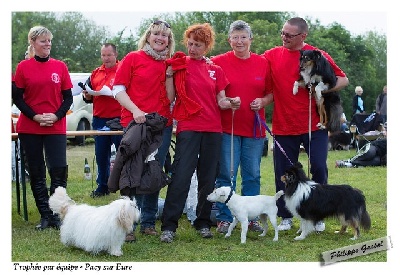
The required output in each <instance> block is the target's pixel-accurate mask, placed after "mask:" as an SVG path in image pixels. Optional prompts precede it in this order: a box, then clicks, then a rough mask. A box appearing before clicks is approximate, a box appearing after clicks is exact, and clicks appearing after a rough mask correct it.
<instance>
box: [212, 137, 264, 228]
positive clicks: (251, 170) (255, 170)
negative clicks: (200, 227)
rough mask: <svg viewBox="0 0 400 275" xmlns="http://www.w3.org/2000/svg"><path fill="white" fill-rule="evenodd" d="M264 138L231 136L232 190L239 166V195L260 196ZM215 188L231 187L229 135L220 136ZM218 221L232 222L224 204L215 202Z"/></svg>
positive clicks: (234, 187) (234, 188) (234, 186)
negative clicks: (220, 142)
mask: <svg viewBox="0 0 400 275" xmlns="http://www.w3.org/2000/svg"><path fill="white" fill-rule="evenodd" d="M264 139H265V138H259V139H255V138H249V137H242V136H233V178H232V185H233V187H232V188H233V190H236V177H237V172H238V168H239V165H240V175H241V177H242V188H241V194H242V195H243V196H254V195H259V194H260V178H261V176H260V164H261V157H262V152H263V148H264ZM215 185H216V187H217V188H218V187H221V186H231V135H230V134H225V133H224V134H223V135H222V146H221V157H220V171H219V175H218V177H217V180H216V183H215ZM216 206H217V208H218V210H219V211H218V213H217V215H216V219H217V220H218V221H228V222H232V220H233V218H232V214H231V212H230V211H229V208H228V207H227V206H226V204H224V203H220V202H217V203H216Z"/></svg>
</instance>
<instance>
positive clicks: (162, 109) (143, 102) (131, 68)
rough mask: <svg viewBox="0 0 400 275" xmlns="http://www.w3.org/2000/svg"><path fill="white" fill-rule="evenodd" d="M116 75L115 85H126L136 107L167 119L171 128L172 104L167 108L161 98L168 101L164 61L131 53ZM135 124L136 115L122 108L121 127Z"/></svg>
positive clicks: (138, 52)
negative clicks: (133, 121)
mask: <svg viewBox="0 0 400 275" xmlns="http://www.w3.org/2000/svg"><path fill="white" fill-rule="evenodd" d="M120 63H121V64H120V65H119V67H118V69H117V73H116V75H115V81H114V85H124V86H125V87H126V92H127V94H128V96H129V97H130V99H131V100H132V102H133V103H135V104H136V106H138V108H139V109H140V110H142V111H143V112H146V113H154V112H157V113H158V114H160V115H162V116H163V117H166V118H168V123H167V126H168V125H172V115H171V109H170V103H169V101H168V104H164V103H163V101H162V100H161V98H165V97H166V89H165V71H166V64H165V61H163V60H155V59H154V58H153V57H151V56H149V55H148V54H146V53H145V52H144V51H142V50H140V51H134V52H130V53H128V54H127V55H126V56H125V57H124V59H123V60H122V61H121V62H120ZM132 120H133V114H132V113H131V112H130V111H129V110H128V109H126V108H124V107H122V112H121V125H122V126H123V127H127V126H128V124H129V122H131V121H132Z"/></svg>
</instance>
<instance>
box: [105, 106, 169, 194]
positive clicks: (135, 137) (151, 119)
mask: <svg viewBox="0 0 400 275" xmlns="http://www.w3.org/2000/svg"><path fill="white" fill-rule="evenodd" d="M166 123H167V119H166V118H164V117H163V116H160V115H159V114H157V113H151V114H147V115H146V122H145V123H139V124H137V123H136V122H135V121H134V120H132V121H131V123H129V125H128V127H127V128H126V130H125V133H124V135H123V137H122V140H121V143H120V145H119V148H118V152H117V154H116V157H115V162H114V167H113V169H112V171H111V173H110V177H109V179H108V183H107V184H108V189H109V191H110V192H113V193H115V192H116V191H117V190H122V189H124V188H126V187H129V188H131V189H132V188H136V191H137V193H138V194H145V193H154V192H155V191H157V189H158V190H160V189H161V188H162V187H160V186H161V185H162V183H160V182H158V181H159V179H160V177H161V176H162V174H163V173H162V168H161V166H160V164H159V162H158V161H157V160H156V161H150V162H148V164H146V165H145V162H144V161H145V159H146V157H147V156H149V155H150V154H151V153H153V152H154V151H155V150H156V149H158V148H159V147H160V146H161V143H162V133H163V129H164V127H165V125H166ZM150 166H151V167H150ZM150 168H151V173H149V172H148V171H149V169H150ZM153 174H154V175H153ZM144 175H145V176H146V177H147V178H146V177H144V178H143V179H142V177H143V176H144ZM149 175H150V176H151V178H150V179H149V178H148V176H149ZM155 185H157V186H155ZM164 186H165V185H164ZM141 187H143V188H141Z"/></svg>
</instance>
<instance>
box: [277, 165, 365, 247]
mask: <svg viewBox="0 0 400 275" xmlns="http://www.w3.org/2000/svg"><path fill="white" fill-rule="evenodd" d="M281 180H282V181H283V182H284V183H285V186H286V189H285V195H284V200H285V203H286V208H287V209H288V210H289V211H290V212H291V213H292V215H293V216H295V217H298V218H300V229H299V231H298V232H297V233H300V232H301V234H300V235H299V236H297V237H296V238H295V240H303V239H304V238H306V237H307V235H308V234H309V233H311V232H312V231H314V230H315V229H314V226H315V224H316V223H317V222H318V221H321V220H323V219H324V218H326V217H337V218H338V219H339V221H340V223H341V224H342V227H341V229H340V231H336V233H342V234H343V233H345V232H346V229H347V227H348V226H351V227H352V228H353V229H354V237H353V238H351V239H352V240H356V239H357V238H358V237H359V236H360V226H361V227H362V228H363V229H365V230H369V229H370V228H371V219H370V217H369V214H368V212H367V209H366V206H365V197H364V195H363V194H362V192H361V191H360V190H358V189H355V188H353V187H351V186H350V185H328V184H319V183H316V182H314V181H312V180H310V179H309V178H308V177H307V176H306V174H305V172H304V170H303V166H302V165H301V163H300V162H297V163H296V164H295V165H293V166H291V167H290V168H288V169H287V170H286V171H285V174H284V175H282V176H281Z"/></svg>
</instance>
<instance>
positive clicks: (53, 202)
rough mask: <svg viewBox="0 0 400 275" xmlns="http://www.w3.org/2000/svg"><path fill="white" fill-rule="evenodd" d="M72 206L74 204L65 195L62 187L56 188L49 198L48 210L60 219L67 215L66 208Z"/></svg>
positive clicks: (65, 192)
mask: <svg viewBox="0 0 400 275" xmlns="http://www.w3.org/2000/svg"><path fill="white" fill-rule="evenodd" d="M73 204H75V202H74V201H73V200H72V199H71V198H70V197H69V196H68V195H67V191H66V189H65V188H63V187H57V188H56V190H55V191H54V193H53V195H51V196H50V198H49V206H50V209H51V210H52V211H53V212H54V213H56V214H59V215H60V218H61V219H63V218H64V216H65V215H66V214H67V211H68V207H69V206H70V205H73Z"/></svg>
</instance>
